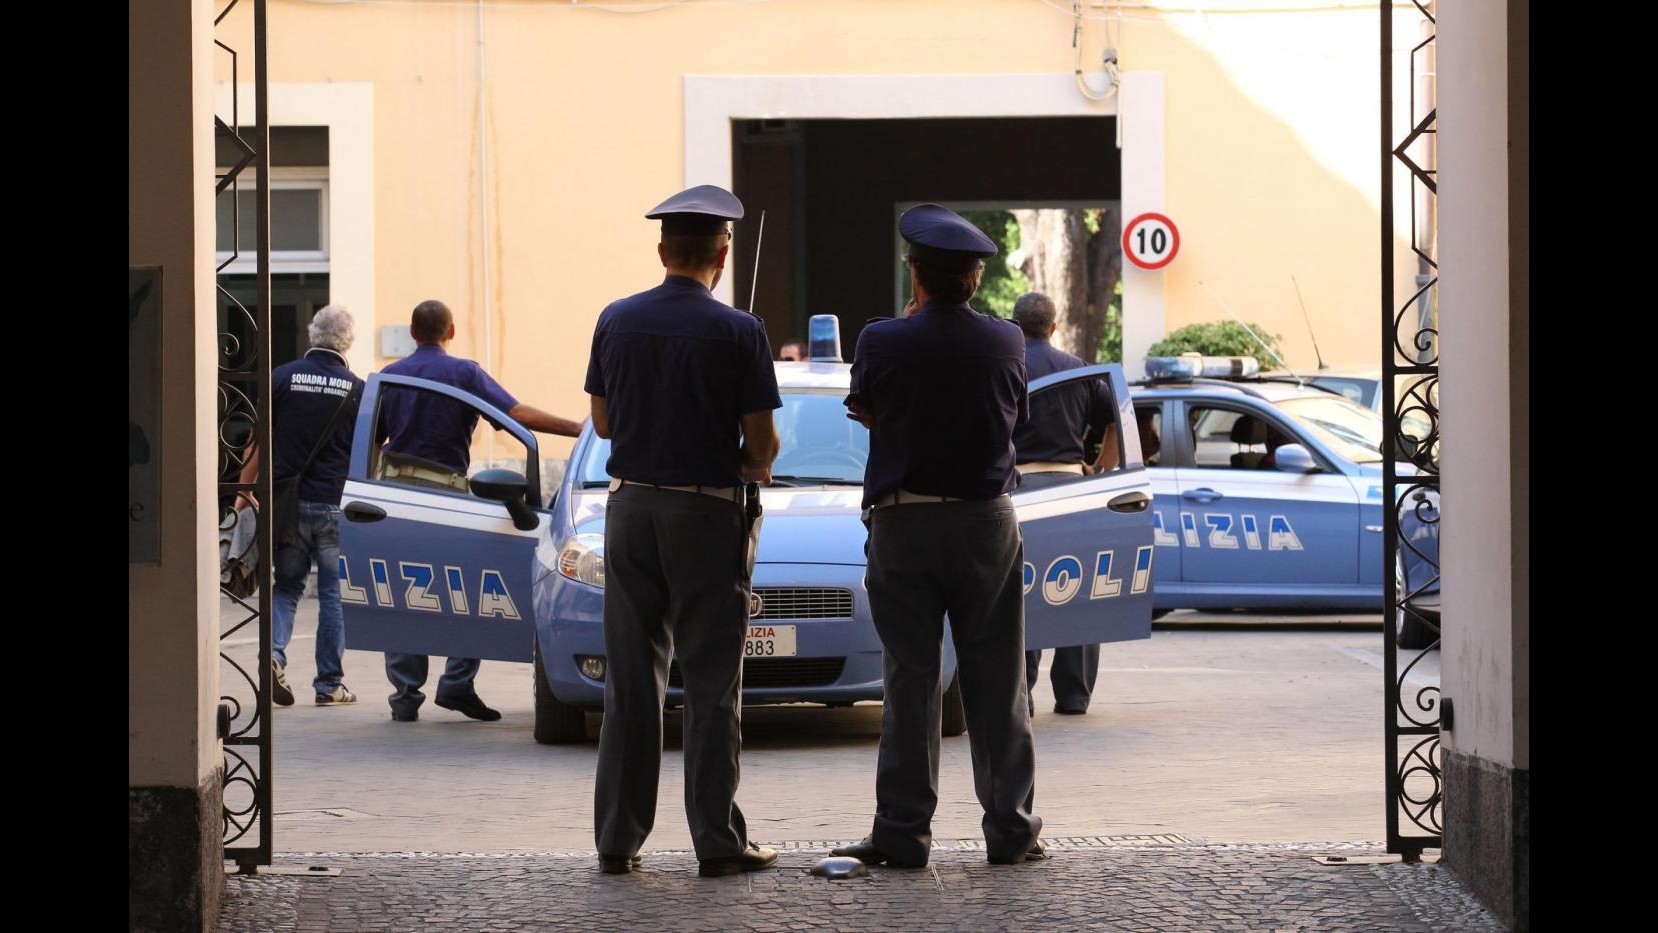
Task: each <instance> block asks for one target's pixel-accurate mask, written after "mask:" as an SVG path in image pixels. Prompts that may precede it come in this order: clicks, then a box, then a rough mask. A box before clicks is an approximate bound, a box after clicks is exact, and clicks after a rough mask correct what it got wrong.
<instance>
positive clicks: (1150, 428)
mask: <svg viewBox="0 0 1658 933" xmlns="http://www.w3.org/2000/svg"><path fill="white" fill-rule="evenodd" d="M1134 423H1135V426H1136V427H1137V428H1139V431H1140V456H1141V457H1142V458H1143V459H1144V460H1145V461H1146V466H1148V467H1156V466H1162V465H1163V405H1162V403H1161V402H1152V403H1149V404H1140V405H1136V406H1134Z"/></svg>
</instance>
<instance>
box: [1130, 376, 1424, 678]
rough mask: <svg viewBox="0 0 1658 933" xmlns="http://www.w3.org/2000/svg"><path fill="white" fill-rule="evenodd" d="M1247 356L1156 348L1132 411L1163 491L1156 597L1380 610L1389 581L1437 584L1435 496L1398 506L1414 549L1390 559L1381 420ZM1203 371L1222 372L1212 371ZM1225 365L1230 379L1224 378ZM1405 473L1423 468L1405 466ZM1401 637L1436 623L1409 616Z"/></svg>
mask: <svg viewBox="0 0 1658 933" xmlns="http://www.w3.org/2000/svg"><path fill="white" fill-rule="evenodd" d="M1254 368H1255V361H1254V360H1253V359H1250V358H1248V357H1242V358H1214V357H1209V358H1201V359H1199V358H1194V357H1183V358H1173V359H1170V358H1154V359H1151V360H1148V361H1147V374H1148V376H1149V377H1150V378H1148V379H1146V380H1145V381H1142V382H1136V383H1135V385H1134V388H1133V389H1132V392H1133V402H1134V409H1135V418H1136V422H1137V425H1138V427H1139V434H1140V436H1141V443H1142V447H1143V448H1144V449H1145V451H1146V463H1147V465H1148V467H1149V468H1150V469H1149V472H1150V474H1151V477H1152V488H1153V490H1154V491H1155V493H1156V503H1155V506H1154V513H1155V514H1154V519H1153V521H1154V525H1155V533H1156V542H1157V573H1156V597H1155V605H1156V608H1157V609H1158V611H1159V614H1161V613H1162V612H1166V611H1169V610H1172V609H1180V608H1193V609H1233V608H1306V609H1317V608H1334V609H1362V610H1369V611H1377V610H1380V609H1381V608H1382V605H1383V592H1382V587H1383V586H1384V585H1397V586H1399V587H1401V591H1402V592H1407V593H1416V592H1428V591H1437V572H1436V571H1435V570H1434V568H1436V567H1437V566H1438V563H1439V553H1438V552H1439V547H1438V544H1439V542H1438V495H1437V493H1434V492H1431V491H1413V492H1412V493H1411V494H1410V500H1409V504H1407V506H1406V507H1404V508H1401V509H1400V510H1399V522H1400V527H1401V530H1402V532H1403V536H1404V539H1405V540H1406V541H1407V542H1408V544H1407V546H1406V547H1402V548H1401V549H1400V560H1399V566H1397V567H1396V568H1395V574H1394V576H1395V579H1394V580H1388V579H1386V576H1387V575H1386V574H1384V572H1383V567H1382V553H1383V551H1382V547H1383V533H1384V528H1383V520H1382V506H1383V502H1384V494H1383V489H1382V439H1383V433H1384V432H1383V423H1382V419H1381V417H1380V416H1379V415H1378V414H1377V413H1376V412H1375V411H1374V410H1373V409H1371V408H1369V407H1366V406H1362V405H1359V404H1355V403H1354V402H1353V401H1351V400H1349V399H1347V398H1345V397H1343V396H1342V395H1341V394H1339V393H1337V392H1334V391H1331V390H1329V389H1324V388H1320V387H1317V386H1314V385H1306V384H1302V383H1301V382H1300V381H1299V380H1296V379H1294V378H1288V377H1286V378H1273V377H1268V378H1259V377H1256V376H1255V372H1254ZM1204 373H1210V374H1214V375H1213V376H1210V377H1206V376H1205V375H1204ZM1223 374H1224V378H1217V376H1221V375H1223ZM1398 470H1399V472H1400V474H1401V475H1410V474H1412V473H1414V472H1415V467H1414V466H1412V465H1411V464H1410V463H1408V462H1400V463H1399V465H1398ZM1400 626H1401V630H1400V634H1401V643H1402V644H1403V646H1405V647H1424V646H1425V644H1426V643H1427V641H1428V640H1429V638H1428V636H1429V634H1430V630H1429V629H1427V627H1426V626H1424V625H1422V623H1421V622H1420V621H1419V620H1417V619H1415V618H1411V617H1408V616H1406V617H1402V618H1401V620H1400Z"/></svg>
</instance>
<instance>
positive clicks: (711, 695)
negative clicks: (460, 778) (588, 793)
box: [593, 486, 748, 859]
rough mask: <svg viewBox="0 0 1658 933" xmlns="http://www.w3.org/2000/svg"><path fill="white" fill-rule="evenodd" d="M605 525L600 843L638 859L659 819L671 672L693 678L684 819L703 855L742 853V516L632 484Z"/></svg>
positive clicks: (613, 499)
mask: <svg viewBox="0 0 1658 933" xmlns="http://www.w3.org/2000/svg"><path fill="white" fill-rule="evenodd" d="M607 512H608V514H607V515H606V517H605V529H604V540H605V561H604V562H605V599H604V644H605V655H606V660H607V669H606V674H605V684H604V727H603V728H602V729H601V730H600V732H599V765H598V773H597V775H596V776H595V779H594V783H595V791H594V806H593V810H594V813H593V825H594V838H595V841H596V842H597V844H598V850H599V852H600V854H602V855H611V856H623V857H625V856H631V855H634V854H635V853H637V852H638V851H639V849H640V847H641V846H642V845H644V843H645V837H647V836H649V835H650V832H651V828H652V826H653V825H654V823H655V819H656V789H657V778H658V775H659V772H660V771H661V768H662V704H663V699H664V697H665V695H666V691H667V687H668V664H669V661H670V660H671V659H672V658H673V657H674V656H675V655H677V656H678V658H679V667H680V670H681V672H682V673H683V676H684V678H685V733H684V747H685V818H686V821H687V822H688V823H689V825H690V830H691V842H692V844H693V845H694V846H695V847H696V852H697V857H698V858H702V859H710V858H723V857H728V856H733V855H739V854H741V853H742V852H743V850H744V849H745V848H746V847H747V845H748V827H747V824H746V823H745V822H744V820H743V812H742V810H740V809H738V807H737V803H736V800H735V798H736V794H737V780H738V776H739V771H740V769H739V765H738V755H739V753H740V752H741V749H742V738H743V737H742V678H743V640H744V638H745V637H746V636H747V634H748V581H747V580H746V579H744V568H743V547H744V543H745V541H746V537H745V535H744V530H745V527H744V520H743V512H742V508H741V507H740V506H739V505H738V504H737V503H734V502H722V501H720V500H718V499H715V498H712V497H710V496H704V495H699V494H697V493H689V492H674V491H671V490H659V489H650V488H646V487H642V486H623V487H622V488H621V489H619V490H617V491H616V492H613V493H611V494H610V503H609V507H608V510H607Z"/></svg>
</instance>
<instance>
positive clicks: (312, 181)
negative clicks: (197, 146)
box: [214, 166, 329, 275]
mask: <svg viewBox="0 0 1658 933" xmlns="http://www.w3.org/2000/svg"><path fill="white" fill-rule="evenodd" d="M224 170H225V169H223V168H221V169H220V171H221V172H222V171H224ZM238 182H239V185H240V187H241V189H242V190H243V191H248V190H252V188H253V186H254V185H255V184H257V183H258V177H257V174H256V173H254V172H252V171H244V172H243V173H242V174H241V176H240V177H239V178H238ZM271 190H272V191H284V190H285V191H296V190H297V191H303V190H314V191H316V192H318V204H317V224H318V228H319V229H318V231H317V233H318V242H319V243H321V244H322V249H320V250H311V249H288V250H278V249H273V250H271V274H272V275H280V274H283V273H299V272H313V273H315V272H324V273H325V272H328V271H329V249H328V227H329V224H328V169H327V168H325V167H321V166H274V167H272V168H271ZM230 196H231V195H230V193H229V189H226V190H225V191H221V192H220V193H219V194H218V197H221V198H223V197H230ZM214 235H215V237H216V236H217V235H218V234H217V232H215V234H214ZM240 246H241V255H239V256H237V257H236V261H235V262H233V263H231V264H230V265H228V266H225V267H224V269H222V270H220V274H222V275H252V274H254V273H255V272H256V271H258V270H257V268H256V267H257V265H258V263H257V257H256V256H255V255H254V252H255V244H252V243H242V244H240ZM214 255H215V259H214V263H215V264H218V263H222V262H224V261H225V260H227V259H229V258H230V257H231V255H232V254H231V251H230V250H218V251H216V252H215V254H214Z"/></svg>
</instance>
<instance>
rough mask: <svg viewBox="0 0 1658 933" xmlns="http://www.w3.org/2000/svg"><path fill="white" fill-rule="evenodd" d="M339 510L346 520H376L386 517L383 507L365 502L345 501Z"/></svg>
mask: <svg viewBox="0 0 1658 933" xmlns="http://www.w3.org/2000/svg"><path fill="white" fill-rule="evenodd" d="M341 511H343V512H344V513H345V517H346V519H347V520H349V521H354V522H377V521H379V520H380V519H382V518H385V517H386V510H385V509H382V508H380V507H379V506H377V505H369V504H368V503H367V502H347V503H346V504H345V508H344V509H341Z"/></svg>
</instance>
